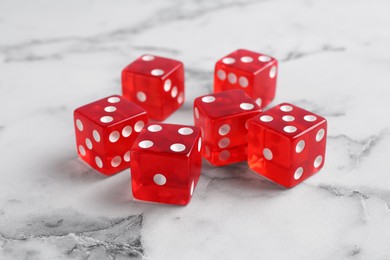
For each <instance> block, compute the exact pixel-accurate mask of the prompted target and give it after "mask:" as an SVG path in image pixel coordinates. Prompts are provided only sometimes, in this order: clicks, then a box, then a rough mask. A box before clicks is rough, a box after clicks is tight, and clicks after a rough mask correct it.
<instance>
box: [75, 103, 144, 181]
mask: <svg viewBox="0 0 390 260" xmlns="http://www.w3.org/2000/svg"><path fill="white" fill-rule="evenodd" d="M147 122H148V116H147V114H146V111H145V110H144V109H143V108H141V107H139V106H138V105H136V104H134V103H132V102H130V101H128V100H126V99H124V98H122V97H120V96H116V95H114V96H109V97H106V98H103V99H100V100H97V101H95V102H92V103H90V104H87V105H84V106H82V107H79V108H77V109H76V110H75V111H74V126H75V131H76V144H77V151H78V154H79V157H80V158H81V159H82V160H84V161H85V162H87V163H88V164H89V165H90V166H91V167H92V168H94V169H96V170H98V171H99V172H101V173H103V174H105V175H112V174H114V173H117V172H120V171H122V170H124V169H126V168H128V167H129V166H130V147H131V146H132V144H133V142H134V140H135V138H136V137H137V136H138V134H139V132H141V130H142V128H143V126H144V125H145V124H146V123H147Z"/></svg>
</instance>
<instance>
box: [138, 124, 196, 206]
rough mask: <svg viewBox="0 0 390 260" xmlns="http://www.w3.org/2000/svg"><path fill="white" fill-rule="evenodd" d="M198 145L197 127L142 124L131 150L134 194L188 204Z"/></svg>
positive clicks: (194, 173) (150, 199) (154, 200)
mask: <svg viewBox="0 0 390 260" xmlns="http://www.w3.org/2000/svg"><path fill="white" fill-rule="evenodd" d="M201 148H202V140H201V136H200V129H199V128H198V127H193V126H185V125H173V124H162V123H160V124H148V125H146V126H145V128H144V129H143V130H142V132H141V133H140V135H139V136H138V138H137V139H136V140H135V142H134V145H133V147H132V150H131V179H132V188H133V196H134V198H136V199H139V200H145V201H152V202H159V203H166V204H177V205H186V204H188V203H189V201H190V200H191V197H192V194H193V192H194V189H195V187H196V184H197V183H198V180H199V176H200V170H201V164H202V157H201V154H200V151H201Z"/></svg>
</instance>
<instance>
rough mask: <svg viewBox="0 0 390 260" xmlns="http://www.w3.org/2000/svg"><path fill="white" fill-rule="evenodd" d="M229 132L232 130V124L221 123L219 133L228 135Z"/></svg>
mask: <svg viewBox="0 0 390 260" xmlns="http://www.w3.org/2000/svg"><path fill="white" fill-rule="evenodd" d="M229 132H230V125H229V124H224V125H221V126H220V127H219V129H218V133H219V134H220V135H227V134H228V133H229Z"/></svg>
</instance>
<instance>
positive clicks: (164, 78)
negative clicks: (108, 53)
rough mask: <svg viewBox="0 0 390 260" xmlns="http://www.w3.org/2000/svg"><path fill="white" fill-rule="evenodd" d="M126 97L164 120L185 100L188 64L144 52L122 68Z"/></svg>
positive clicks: (124, 94) (154, 117)
mask: <svg viewBox="0 0 390 260" xmlns="http://www.w3.org/2000/svg"><path fill="white" fill-rule="evenodd" d="M122 91H123V96H124V97H125V98H127V99H129V100H131V101H133V102H135V103H136V104H138V105H140V106H141V107H143V108H145V109H146V111H147V112H148V114H149V116H150V118H152V119H155V120H159V121H162V120H164V119H166V118H167V117H168V116H169V115H171V114H172V113H173V112H174V111H176V110H177V109H178V108H180V107H181V106H182V104H183V103H184V101H185V92H184V66H183V64H182V63H181V62H180V61H176V60H172V59H167V58H163V57H158V56H152V55H143V56H141V57H140V58H138V59H137V60H135V61H134V62H133V63H131V64H130V65H128V66H127V67H126V68H125V69H124V70H123V71H122Z"/></svg>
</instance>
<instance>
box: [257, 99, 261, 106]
mask: <svg viewBox="0 0 390 260" xmlns="http://www.w3.org/2000/svg"><path fill="white" fill-rule="evenodd" d="M255 102H256V104H257V105H258V106H261V103H262V100H261V98H256V100H255Z"/></svg>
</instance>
